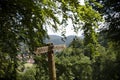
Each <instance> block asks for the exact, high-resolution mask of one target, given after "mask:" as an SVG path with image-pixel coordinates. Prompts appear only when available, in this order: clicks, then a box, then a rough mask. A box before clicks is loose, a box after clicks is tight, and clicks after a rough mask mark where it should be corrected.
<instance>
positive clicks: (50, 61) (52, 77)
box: [48, 43, 56, 80]
mask: <svg viewBox="0 0 120 80" xmlns="http://www.w3.org/2000/svg"><path fill="white" fill-rule="evenodd" d="M53 47H54V46H53V44H52V43H51V44H48V64H49V76H50V80H56V69H55V61H54V52H53Z"/></svg>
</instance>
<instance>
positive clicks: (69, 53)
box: [0, 0, 120, 80]
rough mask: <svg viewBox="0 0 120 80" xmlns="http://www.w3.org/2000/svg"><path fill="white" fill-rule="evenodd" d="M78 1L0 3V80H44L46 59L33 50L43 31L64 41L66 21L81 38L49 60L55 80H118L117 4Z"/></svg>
mask: <svg viewBox="0 0 120 80" xmlns="http://www.w3.org/2000/svg"><path fill="white" fill-rule="evenodd" d="M84 1H85V4H84V5H81V4H80V2H79V0H0V80H49V69H48V58H47V53H45V54H43V55H39V56H38V55H37V56H36V55H34V50H35V49H36V47H40V46H44V45H46V44H45V43H44V40H45V38H47V37H48V34H47V27H51V28H53V30H55V31H57V30H58V29H59V28H58V27H59V26H62V28H63V31H62V33H61V35H62V36H64V37H65V31H64V29H65V27H66V26H67V24H68V23H67V21H68V20H69V19H71V20H72V24H73V25H72V26H73V28H74V31H75V32H77V31H78V30H79V29H81V30H82V31H83V36H84V38H79V37H75V38H74V39H73V41H72V42H71V43H70V44H69V46H68V47H67V48H66V49H65V50H64V51H62V52H57V53H56V54H55V64H56V73H57V80H120V69H119V68H120V46H119V45H120V37H119V34H120V8H119V7H120V1H119V0H84ZM101 24H102V27H101V28H99V27H100V26H101ZM20 55H21V56H20ZM31 59H34V61H35V62H34V63H33V64H31V63H32V61H31ZM28 60H30V63H28V62H27V61H28Z"/></svg>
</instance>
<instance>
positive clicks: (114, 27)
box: [102, 0, 120, 42]
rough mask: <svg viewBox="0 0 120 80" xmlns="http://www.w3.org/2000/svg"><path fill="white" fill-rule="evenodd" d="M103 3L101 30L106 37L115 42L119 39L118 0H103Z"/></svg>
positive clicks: (119, 14) (119, 5) (119, 13)
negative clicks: (103, 20) (102, 25)
mask: <svg viewBox="0 0 120 80" xmlns="http://www.w3.org/2000/svg"><path fill="white" fill-rule="evenodd" d="M102 3H103V6H104V7H103V15H104V16H105V26H104V28H103V32H106V34H107V37H108V38H109V39H110V40H112V41H115V42H119V41H120V37H119V35H120V27H119V26H120V9H119V7H120V1H119V0H114V1H113V0H105V1H103V2H102Z"/></svg>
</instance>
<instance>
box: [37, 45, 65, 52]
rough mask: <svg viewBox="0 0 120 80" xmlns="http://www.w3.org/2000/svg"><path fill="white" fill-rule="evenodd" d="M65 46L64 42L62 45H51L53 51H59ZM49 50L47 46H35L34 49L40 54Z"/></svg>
mask: <svg viewBox="0 0 120 80" xmlns="http://www.w3.org/2000/svg"><path fill="white" fill-rule="evenodd" d="M65 48H66V46H65V45H64V44H62V45H54V46H53V50H54V51H60V50H63V49H65ZM48 51H49V47H48V46H44V47H39V48H37V50H36V51H35V54H42V53H47V52H48Z"/></svg>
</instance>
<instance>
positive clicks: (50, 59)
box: [35, 43, 66, 80]
mask: <svg viewBox="0 0 120 80" xmlns="http://www.w3.org/2000/svg"><path fill="white" fill-rule="evenodd" d="M65 48H66V46H65V45H53V44H52V43H50V44H48V45H47V46H44V47H39V48H37V50H36V51H35V54H36V55H37V54H43V53H48V62H49V76H50V80H56V69H55V61H54V51H60V50H63V49H65Z"/></svg>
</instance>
